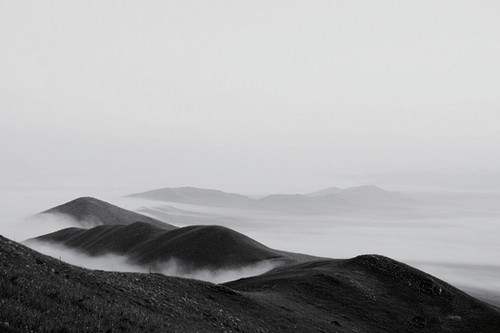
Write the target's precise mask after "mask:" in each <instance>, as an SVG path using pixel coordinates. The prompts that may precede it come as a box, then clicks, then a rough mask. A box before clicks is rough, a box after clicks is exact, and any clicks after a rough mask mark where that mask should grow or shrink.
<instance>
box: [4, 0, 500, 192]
mask: <svg viewBox="0 0 500 333" xmlns="http://www.w3.org/2000/svg"><path fill="white" fill-rule="evenodd" d="M499 41H500V3H498V1H486V0H485V1H481V0H475V1H472V0H471V1H465V0H453V1H446V0H443V1H434V0H418V1H417V0H416V1H401V0H397V1H383V0H381V1H371V0H367V1H347V0H345V1H340V0H330V1H315V0H312V1H311V0H308V1H292V0H286V1H259V0H256V1H219V0H211V1H201V0H193V1H141V2H139V1H106V0H104V1H103V0H99V1H37V2H32V1H6V0H0V48H1V52H0V78H1V79H0V115H1V117H0V119H1V120H0V133H1V135H0V156H1V160H2V161H1V162H0V184H2V186H3V187H4V188H11V189H29V188H37V189H43V188H69V187H72V186H80V187H85V188H89V189H92V188H97V187H99V188H131V189H132V188H134V189H144V190H146V189H151V188H157V187H163V186H200V187H209V188H220V189H224V190H230V191H239V192H251V191H271V190H274V191H288V190H290V191H292V190H299V189H303V188H305V187H307V190H314V189H319V188H321V187H322V186H321V184H324V185H325V186H334V185H336V184H335V183H334V180H335V179H336V177H338V175H342V174H351V173H352V174H372V173H375V174H377V173H406V172H440V173H461V172H471V171H475V170H489V171H492V170H493V171H495V170H499V169H500V149H498V148H499V142H500V128H499V127H500V112H498V111H499V107H500V94H499V89H500V61H498V59H500V43H499Z"/></svg>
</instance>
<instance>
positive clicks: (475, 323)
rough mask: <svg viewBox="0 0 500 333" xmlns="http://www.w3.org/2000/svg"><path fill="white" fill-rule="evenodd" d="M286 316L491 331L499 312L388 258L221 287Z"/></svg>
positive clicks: (326, 264) (390, 328)
mask: <svg viewBox="0 0 500 333" xmlns="http://www.w3.org/2000/svg"><path fill="white" fill-rule="evenodd" d="M224 285H225V286H228V287H230V288H232V289H236V290H239V291H242V292H247V293H248V294H256V293H258V294H260V295H262V297H263V298H266V299H267V300H268V301H269V302H270V303H275V304H277V305H278V304H286V309H287V310H288V311H290V312H292V313H293V312H299V311H301V309H304V308H308V307H314V308H315V309H317V310H318V312H319V313H322V315H319V317H320V318H321V317H322V318H325V317H328V316H330V318H329V319H330V321H331V323H333V324H334V327H335V330H338V331H344V330H346V331H348V332H349V330H350V329H352V330H353V331H354V330H356V331H357V332H495V329H497V328H498V327H500V326H498V325H499V323H500V322H499V320H500V313H499V311H498V309H496V308H494V307H493V306H490V305H489V304H485V303H482V302H480V301H478V300H476V299H474V298H473V297H471V296H469V295H467V294H465V293H464V292H462V291H460V290H458V289H456V288H455V287H453V286H451V285H449V284H447V283H446V282H444V281H441V280H439V279H437V278H435V277H433V276H431V275H428V274H426V273H424V272H422V271H419V270H417V269H415V268H413V267H410V266H408V265H405V264H403V263H400V262H397V261H395V260H392V259H390V258H387V257H383V256H377V255H363V256H358V257H356V258H353V259H347V260H321V261H311V262H307V263H302V264H296V265H288V266H283V267H278V268H275V269H274V270H272V271H270V272H268V273H265V274H262V275H260V276H256V277H251V278H246V279H241V280H238V281H233V282H228V283H226V284H224Z"/></svg>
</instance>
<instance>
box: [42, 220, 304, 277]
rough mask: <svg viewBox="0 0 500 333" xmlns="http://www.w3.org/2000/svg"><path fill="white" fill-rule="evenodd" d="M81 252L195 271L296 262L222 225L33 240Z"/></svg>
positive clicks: (130, 228) (98, 231) (137, 227)
mask: <svg viewBox="0 0 500 333" xmlns="http://www.w3.org/2000/svg"><path fill="white" fill-rule="evenodd" d="M35 240H39V241H45V242H58V243H60V244H63V245H66V246H69V247H72V248H75V249H78V250H83V251H85V252H87V253H89V254H91V255H103V254H107V253H110V252H111V253H116V254H121V255H127V256H129V257H130V258H131V259H132V260H133V261H134V262H136V263H138V264H144V265H148V266H151V265H154V264H155V263H161V262H165V261H168V260H169V259H171V258H176V259H178V260H181V261H182V262H183V263H184V265H186V266H192V267H193V268H195V269H200V268H206V269H227V268H234V267H242V266H246V265H249V264H254V263H258V262H260V261H262V260H270V259H274V260H282V261H288V262H292V261H296V260H295V258H294V259H293V260H292V259H291V258H289V256H287V254H286V253H283V252H278V251H275V250H272V249H270V248H268V247H266V246H264V245H263V244H261V243H259V242H257V241H255V240H253V239H251V238H249V237H247V236H245V235H243V234H241V233H238V232H236V231H234V230H231V229H228V228H225V227H221V226H189V227H184V228H178V229H175V230H170V231H165V230H164V229H160V228H156V227H154V226H151V225H148V224H146V223H139V222H137V223H133V224H130V225H125V226H124V225H113V226H98V227H95V228H92V229H88V230H86V229H78V228H68V229H63V230H60V231H56V232H54V233H51V234H47V235H43V236H40V237H37V238H35Z"/></svg>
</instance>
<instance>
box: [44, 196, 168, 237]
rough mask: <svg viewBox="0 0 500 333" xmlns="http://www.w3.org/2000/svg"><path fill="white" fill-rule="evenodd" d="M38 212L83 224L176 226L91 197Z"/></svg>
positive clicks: (166, 227) (165, 227) (166, 228)
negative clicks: (63, 216)
mask: <svg viewBox="0 0 500 333" xmlns="http://www.w3.org/2000/svg"><path fill="white" fill-rule="evenodd" d="M40 214H63V215H66V216H69V217H71V218H72V219H74V220H76V221H78V222H79V223H81V224H82V225H83V226H87V227H88V226H91V227H93V226H96V225H115V224H131V223H134V222H146V223H149V224H151V225H155V226H157V227H160V228H163V229H165V230H173V229H175V228H176V227H174V226H172V225H170V224H168V223H165V222H162V221H159V220H156V219H153V218H151V217H148V216H145V215H141V214H138V213H134V212H132V211H129V210H126V209H123V208H120V207H118V206H115V205H112V204H110V203H107V202H104V201H102V200H98V199H96V198H91V197H82V198H78V199H75V200H72V201H70V202H67V203H65V204H62V205H60V206H57V207H54V208H51V209H49V210H46V211H44V212H42V213H40Z"/></svg>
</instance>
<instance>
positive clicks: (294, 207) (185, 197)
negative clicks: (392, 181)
mask: <svg viewBox="0 0 500 333" xmlns="http://www.w3.org/2000/svg"><path fill="white" fill-rule="evenodd" d="M128 196H129V197H135V198H145V199H151V200H157V201H165V202H176V203H185V204H191V205H202V206H216V207H236V208H252V209H266V210H286V211H305V212H307V211H323V212H329V211H338V210H342V209H346V208H347V209H349V208H360V207H363V208H368V209H376V208H380V207H384V208H400V207H408V206H411V205H415V203H416V201H415V200H413V199H411V198H409V197H407V196H405V195H403V194H401V193H398V192H392V191H387V190H384V189H382V188H380V187H377V186H373V185H366V186H358V187H350V188H346V189H340V188H337V187H331V188H327V189H324V190H321V191H317V192H313V193H308V194H271V195H268V196H265V197H263V198H260V199H254V198H250V197H247V196H244V195H241V194H236V193H226V192H222V191H217V190H209V189H200V188H193V187H179V188H163V189H158V190H153V191H147V192H142V193H134V194H130V195H128Z"/></svg>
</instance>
